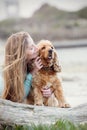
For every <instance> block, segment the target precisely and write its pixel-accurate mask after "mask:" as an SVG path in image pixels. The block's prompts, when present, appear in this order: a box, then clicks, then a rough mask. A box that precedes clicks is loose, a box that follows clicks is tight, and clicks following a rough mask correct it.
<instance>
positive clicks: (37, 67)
mask: <svg viewBox="0 0 87 130" xmlns="http://www.w3.org/2000/svg"><path fill="white" fill-rule="evenodd" d="M42 67H43V65H42V62H41V59H40V57H37V58H36V59H35V60H34V69H33V71H32V72H31V74H32V75H33V74H35V73H36V72H38V71H39V70H40V69H41V68H42Z"/></svg>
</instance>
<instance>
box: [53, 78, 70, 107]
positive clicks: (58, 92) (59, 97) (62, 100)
mask: <svg viewBox="0 0 87 130" xmlns="http://www.w3.org/2000/svg"><path fill="white" fill-rule="evenodd" d="M54 94H55V96H56V98H57V100H58V103H59V107H63V108H68V107H70V105H69V104H68V103H67V102H66V100H65V97H64V93H63V89H62V86H61V83H60V82H59V81H58V83H57V84H56V89H55V91H54Z"/></svg>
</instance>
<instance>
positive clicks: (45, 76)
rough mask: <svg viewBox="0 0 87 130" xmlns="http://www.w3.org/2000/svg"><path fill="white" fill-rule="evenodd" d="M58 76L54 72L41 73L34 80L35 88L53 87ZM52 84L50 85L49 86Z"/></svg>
mask: <svg viewBox="0 0 87 130" xmlns="http://www.w3.org/2000/svg"><path fill="white" fill-rule="evenodd" d="M56 78H57V75H56V73H55V72H52V71H49V72H48V71H43V70H41V71H39V72H38V73H37V74H36V75H35V76H34V78H33V83H32V84H33V87H38V88H44V87H45V86H49V87H51V85H52V84H53V83H54V82H55V79H56ZM48 84H50V85H48Z"/></svg>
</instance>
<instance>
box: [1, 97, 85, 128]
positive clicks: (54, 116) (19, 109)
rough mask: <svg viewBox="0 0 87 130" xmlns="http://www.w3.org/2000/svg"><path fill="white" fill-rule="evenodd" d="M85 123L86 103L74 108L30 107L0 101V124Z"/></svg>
mask: <svg viewBox="0 0 87 130" xmlns="http://www.w3.org/2000/svg"><path fill="white" fill-rule="evenodd" d="M60 118H62V119H67V120H70V121H72V122H73V123H83V122H87V103H86V104H82V105H79V106H78V107H74V108H56V107H45V106H31V105H26V104H21V103H13V102H11V101H7V100H3V99H0V124H6V125H9V124H10V125H14V124H20V125H24V124H26V125H29V124H31V123H34V124H38V123H42V124H53V123H55V122H56V121H58V119H60Z"/></svg>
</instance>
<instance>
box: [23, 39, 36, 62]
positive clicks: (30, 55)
mask: <svg viewBox="0 0 87 130" xmlns="http://www.w3.org/2000/svg"><path fill="white" fill-rule="evenodd" d="M27 41H28V45H27V47H26V51H25V53H26V59H27V60H28V61H30V60H32V59H34V58H36V57H37V56H38V48H37V46H36V45H35V43H34V42H33V40H32V38H31V37H29V38H28V39H27Z"/></svg>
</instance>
